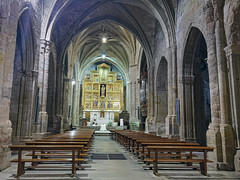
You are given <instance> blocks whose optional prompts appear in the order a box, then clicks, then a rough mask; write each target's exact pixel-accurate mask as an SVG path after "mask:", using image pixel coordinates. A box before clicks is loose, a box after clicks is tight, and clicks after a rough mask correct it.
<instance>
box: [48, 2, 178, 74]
mask: <svg viewBox="0 0 240 180" xmlns="http://www.w3.org/2000/svg"><path fill="white" fill-rule="evenodd" d="M164 3H165V5H164ZM174 5H176V3H175V1H165V0H163V1H159V2H158V0H149V1H146V0H81V1H79V0H58V1H56V3H55V4H54V7H53V9H52V11H51V15H50V16H49V21H48V22H49V25H48V26H49V27H50V23H51V22H53V21H54V23H53V24H54V25H53V28H52V29H51V41H52V42H54V44H55V46H56V49H57V52H58V53H57V54H58V56H59V57H58V59H62V60H63V59H64V58H63V57H64V56H65V55H66V52H67V51H68V53H69V52H70V53H71V56H70V58H71V62H72V63H73V64H74V63H76V62H77V63H78V64H79V67H80V68H81V67H82V68H83V67H86V66H87V65H89V64H91V63H93V62H94V61H96V60H98V57H100V56H101V53H102V52H103V51H104V52H106V55H107V57H109V58H108V59H107V61H110V62H111V63H113V64H115V65H116V66H117V67H118V68H120V70H122V71H123V72H124V74H125V73H127V72H128V68H129V66H131V65H135V64H138V63H139V62H138V61H139V59H140V54H141V52H142V49H143V50H144V52H145V53H146V55H147V58H148V59H151V56H152V49H153V46H154V35H155V28H156V24H157V23H159V21H160V24H161V22H164V24H165V25H164V28H163V31H164V29H165V31H166V32H165V37H166V38H167V37H168V34H170V33H171V32H167V31H169V30H166V29H167V28H166V27H168V26H170V24H171V23H170V22H169V17H168V16H167V15H166V13H165V12H164V9H163V8H164V7H166V6H167V7H168V9H171V11H169V12H170V14H173V13H174V11H173V8H174ZM154 8H157V9H159V11H160V12H159V14H160V16H161V19H160V20H159V17H158V15H156V14H157V9H154ZM161 14H162V15H161ZM160 27H162V26H160ZM102 33H105V34H106V35H107V37H108V41H107V44H106V45H102V42H101V34H102ZM125 75H126V74H125Z"/></svg>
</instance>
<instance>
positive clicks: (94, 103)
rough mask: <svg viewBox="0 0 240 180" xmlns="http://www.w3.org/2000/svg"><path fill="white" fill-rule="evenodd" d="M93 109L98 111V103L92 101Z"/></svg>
mask: <svg viewBox="0 0 240 180" xmlns="http://www.w3.org/2000/svg"><path fill="white" fill-rule="evenodd" d="M93 109H94V110H98V101H93Z"/></svg>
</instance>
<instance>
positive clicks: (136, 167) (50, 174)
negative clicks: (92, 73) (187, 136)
mask: <svg viewBox="0 0 240 180" xmlns="http://www.w3.org/2000/svg"><path fill="white" fill-rule="evenodd" d="M91 152H92V153H96V154H98V153H99V154H108V155H109V154H123V155H124V156H125V157H126V160H110V159H109V158H108V160H95V159H94V160H92V159H91V157H90V158H89V162H88V163H87V164H86V166H87V168H86V169H85V170H78V171H77V174H76V176H75V177H71V176H70V173H71V169H36V170H26V172H25V174H24V175H22V176H20V177H19V178H18V179H22V180H27V179H28V180H29V179H31V180H40V179H46V180H53V179H54V180H56V179H59V180H63V179H66V180H67V179H72V180H160V179H164V180H165V179H182V180H183V179H223V180H225V179H239V180H240V173H237V172H229V171H217V170H215V169H214V168H211V167H208V172H209V174H210V176H208V177H206V176H203V175H201V174H200V173H199V172H198V171H192V170H172V169H171V170H159V173H161V176H158V177H156V176H155V175H153V173H152V170H144V168H143V164H139V163H138V161H137V159H136V158H135V157H134V156H133V155H132V154H129V153H128V152H127V151H125V150H124V149H123V148H122V147H121V146H120V145H119V144H118V143H116V142H115V141H112V140H110V137H109V136H95V140H94V143H93V146H92V151H91ZM13 158H14V155H13ZM63 166H64V167H67V166H69V167H70V166H71V164H69V165H65V164H63ZM16 170H17V164H16V163H12V166H11V167H10V168H8V169H6V170H4V171H3V172H0V179H1V180H12V179H16V178H14V174H15V173H16Z"/></svg>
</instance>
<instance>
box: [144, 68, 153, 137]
mask: <svg viewBox="0 0 240 180" xmlns="http://www.w3.org/2000/svg"><path fill="white" fill-rule="evenodd" d="M154 82H155V81H154V68H153V67H150V68H148V80H147V84H146V87H147V92H146V96H147V114H148V115H147V119H146V125H145V126H146V132H147V130H148V132H156V128H155V119H154V100H155V99H154Z"/></svg>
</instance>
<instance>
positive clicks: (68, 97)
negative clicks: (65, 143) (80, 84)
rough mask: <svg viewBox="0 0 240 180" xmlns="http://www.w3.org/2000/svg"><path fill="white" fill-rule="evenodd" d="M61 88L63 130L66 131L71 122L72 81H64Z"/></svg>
mask: <svg viewBox="0 0 240 180" xmlns="http://www.w3.org/2000/svg"><path fill="white" fill-rule="evenodd" d="M63 88H64V92H63V107H64V108H63V129H64V130H68V129H69V128H70V125H71V120H72V117H71V112H72V89H73V88H72V79H64V87H63Z"/></svg>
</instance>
